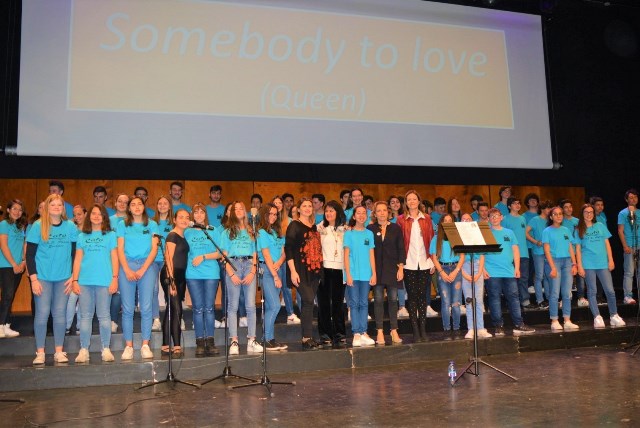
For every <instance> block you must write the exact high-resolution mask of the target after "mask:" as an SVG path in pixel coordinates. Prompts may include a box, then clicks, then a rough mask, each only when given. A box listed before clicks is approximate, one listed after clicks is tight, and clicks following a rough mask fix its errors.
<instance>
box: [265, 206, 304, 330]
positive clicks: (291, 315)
mask: <svg viewBox="0 0 640 428" xmlns="http://www.w3.org/2000/svg"><path fill="white" fill-rule="evenodd" d="M283 197H284V196H283ZM283 197H280V196H278V195H276V196H274V197H273V198H272V199H271V203H272V204H273V205H275V206H276V208H278V221H279V222H280V229H281V230H283V231H286V230H287V227H288V226H289V223H291V221H292V218H291V217H288V216H287V215H286V214H285V211H286V205H285V203H284V199H283ZM285 269H286V263H285ZM280 292H281V293H282V301H283V302H284V308H285V310H286V311H287V324H300V318H298V316H297V315H296V313H295V312H294V310H293V294H292V291H291V288H290V287H286V286H285V287H282V288H281V289H280ZM296 304H297V306H298V311H300V313H302V299H301V298H300V293H298V292H296Z"/></svg>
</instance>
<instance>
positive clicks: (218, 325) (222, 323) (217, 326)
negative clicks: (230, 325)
mask: <svg viewBox="0 0 640 428" xmlns="http://www.w3.org/2000/svg"><path fill="white" fill-rule="evenodd" d="M224 327H225V323H224V321H218V320H216V328H224Z"/></svg>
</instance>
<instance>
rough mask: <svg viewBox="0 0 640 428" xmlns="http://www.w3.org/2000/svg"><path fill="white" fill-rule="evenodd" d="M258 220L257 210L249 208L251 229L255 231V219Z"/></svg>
mask: <svg viewBox="0 0 640 428" xmlns="http://www.w3.org/2000/svg"><path fill="white" fill-rule="evenodd" d="M257 218H258V209H257V208H255V207H253V208H251V222H252V223H253V227H254V229H255V226H256V219H257Z"/></svg>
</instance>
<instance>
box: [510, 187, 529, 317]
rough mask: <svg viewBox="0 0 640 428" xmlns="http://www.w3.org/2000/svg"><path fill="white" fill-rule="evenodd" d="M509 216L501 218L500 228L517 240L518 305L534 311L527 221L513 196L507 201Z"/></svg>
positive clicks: (518, 201)
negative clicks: (530, 289) (530, 284)
mask: <svg viewBox="0 0 640 428" xmlns="http://www.w3.org/2000/svg"><path fill="white" fill-rule="evenodd" d="M507 206H508V207H509V214H507V215H506V216H504V217H503V218H502V227H504V228H506V229H510V230H511V231H512V232H513V233H514V234H515V235H516V239H517V240H518V248H519V250H520V278H518V280H517V281H518V293H519V295H520V305H522V308H523V309H524V310H530V309H536V308H537V305H532V304H531V301H530V297H529V249H528V248H527V242H528V241H527V234H526V229H527V221H526V220H525V218H524V216H521V215H520V214H519V212H520V207H521V203H520V199H518V198H514V197H513V196H512V197H510V198H509V199H507Z"/></svg>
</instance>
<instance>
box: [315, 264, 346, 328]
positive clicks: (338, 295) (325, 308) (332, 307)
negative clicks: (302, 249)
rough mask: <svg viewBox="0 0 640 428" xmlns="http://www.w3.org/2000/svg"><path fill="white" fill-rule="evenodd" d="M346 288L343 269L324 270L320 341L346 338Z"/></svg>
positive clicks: (320, 295) (319, 325)
mask: <svg viewBox="0 0 640 428" xmlns="http://www.w3.org/2000/svg"><path fill="white" fill-rule="evenodd" d="M344 288H345V284H344V282H343V278H342V269H328V268H324V279H323V280H322V281H321V282H320V285H319V286H318V333H319V334H320V340H340V339H344V338H345V337H346V334H345V332H346V328H345V325H344ZM305 337H308V336H305Z"/></svg>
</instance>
